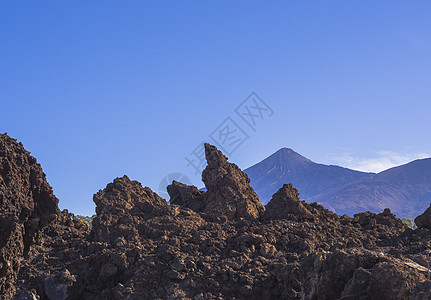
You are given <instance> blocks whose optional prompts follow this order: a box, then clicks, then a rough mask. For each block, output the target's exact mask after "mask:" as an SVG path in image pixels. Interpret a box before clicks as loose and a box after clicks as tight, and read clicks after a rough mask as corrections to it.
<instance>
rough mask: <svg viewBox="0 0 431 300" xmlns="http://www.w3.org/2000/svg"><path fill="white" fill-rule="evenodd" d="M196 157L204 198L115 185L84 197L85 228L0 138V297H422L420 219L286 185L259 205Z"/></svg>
mask: <svg viewBox="0 0 431 300" xmlns="http://www.w3.org/2000/svg"><path fill="white" fill-rule="evenodd" d="M205 147H206V148H205V154H206V158H207V161H208V166H207V167H206V169H205V170H204V172H203V174H202V180H203V182H204V183H205V186H206V188H207V191H206V192H204V191H199V190H198V189H197V188H196V187H193V186H186V185H184V184H181V183H179V182H173V183H172V184H171V185H170V186H169V187H168V193H169V195H170V196H171V201H170V204H169V205H168V204H167V203H166V201H165V200H163V199H162V198H160V197H159V196H158V195H157V194H156V193H154V192H153V191H152V190H151V189H149V188H148V187H142V186H141V184H140V183H139V182H137V181H132V180H130V179H129V178H128V177H127V176H124V177H121V178H117V179H115V180H114V181H113V182H112V183H109V184H108V185H107V187H106V188H105V189H103V190H100V191H99V192H98V193H96V194H95V195H94V202H95V203H96V206H97V208H96V212H97V216H96V218H95V219H94V221H93V226H92V228H89V227H88V226H87V225H86V224H84V223H83V222H81V221H80V220H78V219H77V218H76V217H75V216H74V215H73V214H70V213H68V212H67V211H62V212H59V211H58V209H57V202H56V201H57V200H56V198H55V196H53V194H52V190H51V188H50V187H49V185H48V183H47V182H46V180H45V176H44V175H43V172H42V171H41V169H40V166H39V165H38V164H37V163H36V160H35V159H34V158H32V157H31V156H30V155H29V153H28V152H26V151H25V150H24V148H23V147H22V145H21V144H19V143H17V142H16V141H15V140H13V139H11V138H9V137H7V136H6V135H1V136H0V205H1V211H0V225H1V226H0V250H1V252H0V291H1V295H2V296H1V299H14V298H15V299H21V300H25V299H50V300H54V299H55V300H57V299H62V300H64V299H110V300H112V299H194V300H200V299H431V280H430V270H429V269H428V268H429V262H430V256H429V252H428V249H431V248H430V247H431V231H430V229H431V209H428V210H427V211H426V212H425V213H424V214H423V215H421V216H420V217H418V218H417V222H416V224H417V225H418V226H419V227H420V228H419V229H417V230H414V231H413V230H411V229H409V228H407V227H406V226H405V225H404V224H403V223H402V222H401V220H400V219H398V218H397V217H396V216H394V215H393V214H392V213H391V211H390V210H389V209H385V210H384V211H383V212H382V213H380V214H374V213H370V212H364V213H360V214H357V215H355V216H354V217H353V218H352V217H349V216H347V215H344V216H338V215H336V214H334V213H332V212H330V211H328V210H326V209H325V208H323V207H322V206H319V205H317V204H316V203H313V204H309V203H306V202H304V201H301V200H300V199H299V193H298V191H297V190H296V189H295V188H294V187H292V185H290V184H286V185H284V186H283V187H282V188H281V189H280V190H279V191H278V192H277V193H276V194H274V196H273V197H272V199H271V201H270V202H269V203H268V204H267V205H266V207H264V206H263V205H262V204H261V203H260V201H259V198H258V197H257V195H256V193H255V192H254V191H253V189H252V188H251V187H250V185H249V182H250V180H249V178H248V177H247V175H246V174H244V173H243V172H242V171H241V170H240V169H239V168H238V167H237V166H236V165H235V164H232V163H229V162H228V160H227V158H226V157H225V156H224V155H223V154H222V153H221V152H220V151H218V150H217V149H216V148H215V147H213V146H211V145H208V144H206V145H205ZM55 215H56V217H55ZM54 217H55V219H54ZM52 219H54V220H52ZM51 220H52V221H51ZM50 221H51V223H49V222H50ZM48 223H49V224H48ZM32 244H34V245H32ZM31 245H32V247H30V246H31Z"/></svg>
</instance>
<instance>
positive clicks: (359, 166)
mask: <svg viewBox="0 0 431 300" xmlns="http://www.w3.org/2000/svg"><path fill="white" fill-rule="evenodd" d="M428 157H431V155H430V154H429V153H425V152H418V153H398V152H394V151H387V150H384V151H379V152H377V153H376V155H375V156H374V157H365V158H364V157H355V156H353V155H351V154H350V153H345V154H343V155H341V156H337V157H333V159H334V160H335V162H336V163H337V164H339V165H341V166H343V167H346V168H349V169H353V170H358V171H363V172H373V173H378V172H381V171H384V170H387V169H389V168H393V167H396V166H399V165H403V164H406V163H409V162H411V161H413V160H415V159H422V158H428Z"/></svg>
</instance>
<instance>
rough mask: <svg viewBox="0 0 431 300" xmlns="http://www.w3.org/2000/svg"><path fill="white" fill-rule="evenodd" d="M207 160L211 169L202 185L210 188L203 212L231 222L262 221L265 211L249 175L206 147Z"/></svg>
mask: <svg viewBox="0 0 431 300" xmlns="http://www.w3.org/2000/svg"><path fill="white" fill-rule="evenodd" d="M205 157H206V159H207V162H208V165H207V166H206V168H205V170H204V171H203V172H202V181H203V182H204V183H205V186H206V188H207V193H206V194H205V200H204V201H205V208H204V212H206V213H208V214H209V215H211V216H213V217H226V218H228V219H237V218H245V219H259V218H260V217H261V216H262V215H263V213H264V211H265V207H264V206H263V205H262V203H260V201H259V197H258V196H257V194H256V193H255V191H254V190H253V188H252V187H251V186H250V179H249V178H248V176H247V174H245V173H244V172H243V171H241V169H240V168H238V166H237V165H235V164H232V163H229V162H228V161H227V157H226V156H224V155H223V153H221V151H219V150H218V149H217V148H216V147H215V146H212V145H210V144H207V143H206V144H205Z"/></svg>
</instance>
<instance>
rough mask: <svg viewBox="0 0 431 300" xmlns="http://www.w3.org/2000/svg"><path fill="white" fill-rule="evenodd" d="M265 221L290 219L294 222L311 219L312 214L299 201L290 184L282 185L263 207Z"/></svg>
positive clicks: (295, 190)
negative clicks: (264, 209)
mask: <svg viewBox="0 0 431 300" xmlns="http://www.w3.org/2000/svg"><path fill="white" fill-rule="evenodd" d="M265 208H266V211H265V215H264V218H265V219H274V220H275V219H290V220H295V221H300V220H307V219H310V220H311V219H313V214H312V213H311V212H310V211H309V210H308V209H306V208H305V202H302V201H301V200H299V193H298V190H297V189H295V188H294V187H293V186H292V184H291V183H289V184H284V185H283V187H282V188H280V189H279V190H278V191H277V193H275V194H274V195H273V196H272V199H271V200H270V201H269V202H268V204H267V205H266V206H265Z"/></svg>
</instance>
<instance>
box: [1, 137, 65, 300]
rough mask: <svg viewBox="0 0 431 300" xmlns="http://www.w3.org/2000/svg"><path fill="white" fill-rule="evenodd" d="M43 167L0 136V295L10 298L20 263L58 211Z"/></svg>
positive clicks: (6, 138) (9, 139)
mask: <svg viewBox="0 0 431 300" xmlns="http://www.w3.org/2000/svg"><path fill="white" fill-rule="evenodd" d="M57 205H58V199H57V198H56V197H55V196H54V194H53V192H52V188H51V186H50V185H49V184H48V182H47V181H46V176H45V174H44V173H43V171H42V167H41V166H40V164H38V163H37V161H36V159H35V158H34V157H33V156H31V155H30V152H27V151H26V150H25V149H24V147H23V145H22V144H21V143H18V142H17V141H16V140H15V139H12V138H10V137H9V136H8V135H6V134H0V295H3V298H4V299H10V298H11V295H12V293H13V291H14V290H15V287H14V282H15V279H16V276H17V273H18V270H19V266H20V261H21V260H22V258H23V257H25V256H27V254H28V252H29V250H30V246H31V245H33V244H34V242H35V241H36V238H37V236H38V233H39V232H40V231H41V229H42V228H43V227H44V226H46V225H47V224H48V223H49V222H50V221H51V220H53V219H54V218H55V215H56V213H57V212H58V206H57Z"/></svg>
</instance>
